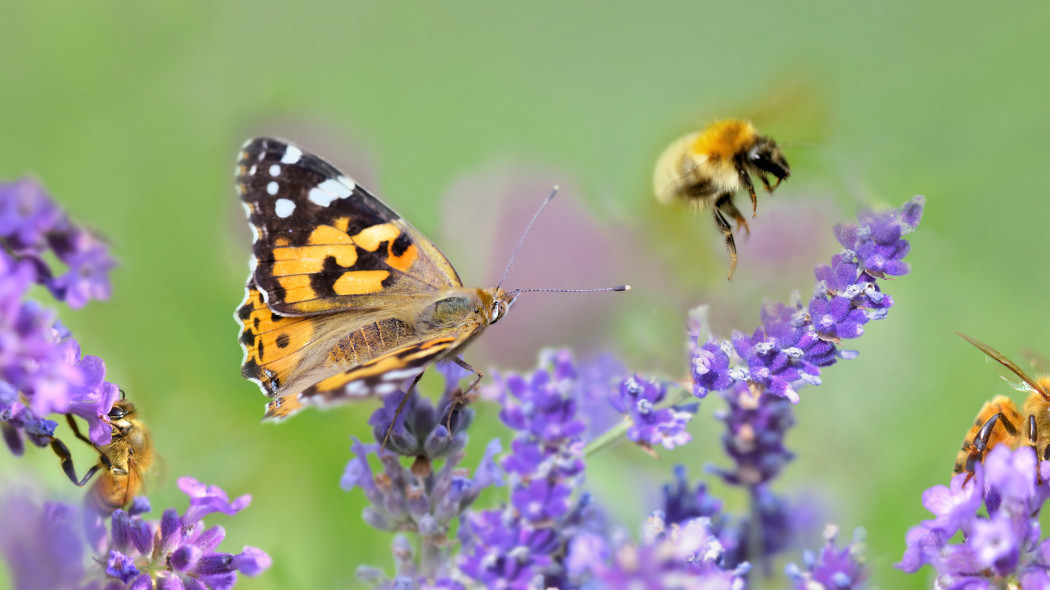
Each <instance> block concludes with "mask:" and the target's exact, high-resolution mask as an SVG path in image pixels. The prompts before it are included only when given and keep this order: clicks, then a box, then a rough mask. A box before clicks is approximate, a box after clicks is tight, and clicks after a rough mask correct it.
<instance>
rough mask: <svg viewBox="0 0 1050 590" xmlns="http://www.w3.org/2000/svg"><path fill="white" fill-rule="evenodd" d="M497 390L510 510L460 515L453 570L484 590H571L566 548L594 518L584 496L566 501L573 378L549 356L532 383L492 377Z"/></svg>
mask: <svg viewBox="0 0 1050 590" xmlns="http://www.w3.org/2000/svg"><path fill="white" fill-rule="evenodd" d="M497 385H498V386H499V387H500V388H501V395H500V398H501V403H502V411H501V412H500V418H501V419H502V420H503V422H504V423H505V424H507V425H508V426H510V427H511V428H512V429H514V430H516V431H517V434H516V435H515V437H514V440H513V441H512V442H511V452H510V454H509V455H508V456H506V457H504V459H503V461H502V464H503V468H504V470H506V472H507V474H508V476H509V480H510V481H509V485H510V488H511V503H510V504H509V505H506V506H504V507H503V508H502V509H497V510H488V511H483V512H480V513H470V514H468V515H467V518H466V521H465V523H464V530H463V531H462V532H461V534H460V540H461V541H462V542H463V551H462V552H461V553H460V559H459V568H460V570H461V571H462V572H463V573H464V574H466V575H467V576H469V577H470V578H472V579H474V580H475V581H477V582H479V583H481V584H483V585H484V586H486V587H489V588H517V587H522V586H526V585H529V584H542V587H551V586H554V587H570V586H571V584H570V581H569V579H568V572H567V570H566V568H565V563H564V555H565V552H566V548H567V546H568V543H569V541H570V540H571V539H572V538H573V537H574V535H575V534H577V533H578V532H579V531H581V530H587V529H588V527H591V526H593V522H594V521H595V520H596V519H597V518H599V517H598V515H597V514H596V513H595V511H594V508H593V506H591V503H590V498H589V496H587V495H581V496H579V497H578V498H577V499H576V500H575V501H574V500H573V499H572V495H573V494H572V491H573V490H574V489H575V488H577V487H579V485H580V484H581V483H582V480H583V468H584V463H583V457H582V441H581V440H580V439H579V437H580V436H581V435H582V434H583V433H584V431H585V430H586V425H585V423H584V422H583V421H582V420H581V418H580V417H579V416H578V415H577V407H578V406H577V402H576V399H577V398H578V396H579V393H580V391H581V386H582V383H581V378H580V371H579V370H578V368H577V367H576V365H575V364H574V362H573V359H572V356H571V355H570V354H568V353H567V352H565V351H560V352H548V353H545V354H544V356H543V358H541V362H540V368H539V369H537V370H536V371H535V372H533V373H532V375H529V376H521V375H514V374H509V375H499V376H497Z"/></svg>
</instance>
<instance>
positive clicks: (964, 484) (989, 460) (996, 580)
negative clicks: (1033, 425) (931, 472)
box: [897, 445, 1050, 588]
mask: <svg viewBox="0 0 1050 590" xmlns="http://www.w3.org/2000/svg"><path fill="white" fill-rule="evenodd" d="M1037 471H1038V473H1037ZM1048 478H1050V462H1047V461H1043V462H1041V463H1037V461H1036V457H1035V453H1034V452H1033V451H1032V449H1031V448H1029V447H1021V448H1019V449H1017V450H1016V451H1014V450H1011V449H1010V448H1008V447H1007V446H1005V445H998V446H995V447H993V448H992V449H991V450H990V451H989V452H988V453H987V455H986V456H985V459H984V462H983V463H978V464H976V465H975V466H974V474H973V475H972V476H970V474H968V473H960V474H957V475H956V476H955V477H953V478H952V481H951V487H950V488H945V487H944V486H934V487H932V488H930V489H928V490H926V492H924V493H923V504H924V505H925V506H926V508H927V509H928V510H929V511H930V512H931V513H933V514H934V516H935V518H933V519H931V520H927V521H924V522H922V523H920V524H919V525H916V526H914V527H912V528H911V529H909V530H908V534H907V536H906V545H907V546H906V548H905V551H904V556H903V558H902V559H901V561H900V563H898V564H897V567H898V568H899V569H901V570H904V571H906V572H908V573H915V572H917V571H918V570H919V569H920V568H921V567H922V566H923V565H927V564H929V565H932V566H933V568H934V569H935V570H936V572H937V582H936V583H937V587H939V588H963V587H974V588H978V587H981V588H986V587H987V588H998V587H1005V586H1008V585H1012V584H1019V586H1020V587H1024V588H1043V587H1050V586H1047V584H1050V549H1048V548H1050V539H1041V538H1040V537H1041V533H1040V527H1039V511H1040V509H1041V508H1042V506H1043V503H1044V502H1045V501H1046V499H1047V498H1048V497H1050V479H1048ZM982 505H983V508H984V510H983V511H982V510H981V508H982ZM982 512H983V514H982ZM957 532H961V533H962V540H961V541H960V542H956V543H953V542H951V541H952V539H953V537H954V536H955V534H956V533H957Z"/></svg>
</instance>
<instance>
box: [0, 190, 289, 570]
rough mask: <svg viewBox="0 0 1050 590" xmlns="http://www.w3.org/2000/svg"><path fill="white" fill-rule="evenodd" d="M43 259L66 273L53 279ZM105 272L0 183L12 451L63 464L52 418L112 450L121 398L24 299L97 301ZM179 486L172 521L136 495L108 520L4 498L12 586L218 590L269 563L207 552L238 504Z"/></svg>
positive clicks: (60, 221) (104, 290) (99, 247)
mask: <svg viewBox="0 0 1050 590" xmlns="http://www.w3.org/2000/svg"><path fill="white" fill-rule="evenodd" d="M50 259H56V260H58V261H59V262H61V263H63V264H65V265H66V267H67V270H66V271H65V272H64V273H58V272H56V271H55V270H54V269H53V268H52V267H51V266H50V264H49V262H48V260H50ZM113 265H114V263H113V260H112V259H111V258H110V256H109V253H108V249H107V248H106V246H104V245H103V244H102V243H101V242H100V241H99V240H98V239H97V238H95V237H94V236H92V235H91V234H90V233H88V232H87V231H85V230H83V229H81V228H79V227H77V226H75V225H73V224H72V223H71V222H70V221H69V219H68V217H67V216H66V215H65V213H63V212H62V211H61V210H60V209H59V208H58V206H57V205H55V203H53V202H52V201H51V199H50V198H49V197H48V196H47V195H46V194H45V193H44V192H43V190H42V189H41V188H40V186H39V185H38V184H36V183H35V182H33V181H29V180H24V181H20V182H16V183H13V184H9V185H0V431H2V432H3V436H4V440H5V442H6V443H7V446H8V447H9V448H10V449H11V450H12V452H13V453H14V454H16V455H18V454H21V453H22V452H23V451H24V441H25V439H28V440H29V441H30V442H31V443H33V444H35V445H37V446H41V447H42V446H45V445H48V444H51V445H52V446H53V447H54V448H55V449H56V452H59V454H60V456H62V455H63V452H64V453H65V455H68V450H67V449H65V448H64V443H62V442H60V441H59V440H58V439H56V438H54V432H55V428H56V426H57V422H56V421H55V420H52V419H50V418H48V417H47V416H51V415H56V416H57V415H64V416H65V417H66V418H67V419H68V420H69V422H70V423H71V424H73V425H75V424H76V423H75V421H74V417H79V418H81V419H82V420H83V421H84V422H85V423H86V425H87V429H88V440H89V441H90V442H91V443H93V444H94V445H95V446H96V447H100V446H103V445H107V444H109V443H110V442H111V440H112V436H113V430H114V429H113V427H112V426H111V424H110V413H111V411H112V409H113V404H114V403H115V402H116V401H117V400H118V399H119V398H120V396H121V392H120V390H119V388H118V387H117V386H116V385H114V384H112V383H109V382H107V381H105V375H106V367H105V363H104V362H103V361H102V359H100V358H98V357H95V356H91V355H83V356H82V355H81V352H80V346H79V345H78V344H77V342H76V341H75V340H74V339H73V338H72V337H71V336H70V334H69V332H68V331H67V330H66V329H65V328H64V327H63V326H62V324H61V323H59V322H58V321H57V319H56V316H55V313H54V312H53V311H51V310H48V309H45V308H43V307H42V306H41V305H40V304H38V303H37V302H35V301H32V300H28V299H26V297H27V294H28V293H29V290H30V288H31V287H32V286H33V285H41V286H43V287H45V288H47V289H48V290H49V291H50V293H51V294H52V295H53V296H54V297H55V298H56V299H58V300H61V301H64V302H65V303H67V304H68V305H69V306H70V307H73V308H79V307H82V306H83V305H84V304H86V303H87V301H88V300H90V299H92V298H95V299H104V298H106V297H108V296H109V292H110V285H109V278H108V273H109V271H110V269H111V268H112V267H113ZM77 434H78V436H79V427H77ZM64 458H65V459H68V456H65V457H64ZM63 469H65V471H66V474H67V475H68V476H69V477H70V479H73V480H74V481H75V480H76V475H75V473H74V471H73V468H72V465H71V464H69V463H67V462H66V461H63ZM179 487H180V488H181V489H182V491H183V492H185V493H186V494H187V495H188V496H189V497H190V505H189V508H188V509H187V510H186V511H185V512H184V513H183V514H182V516H180V515H179V514H178V512H177V511H176V510H174V509H169V510H167V511H165V512H164V514H163V516H162V518H161V520H160V521H159V522H149V521H146V520H144V519H143V518H142V516H141V515H142V514H144V513H146V512H148V511H149V509H150V508H149V502H148V501H147V500H146V499H145V498H144V497H139V498H135V499H134V500H133V501H132V504H131V506H130V507H129V508H128V510H127V511H125V510H117V511H115V512H113V514H112V515H111V516H108V523H107V522H106V520H104V518H103V517H102V516H100V515H99V513H98V512H97V510H95V509H94V507H92V506H90V505H89V504H90V502H85V504H84V505H83V506H81V507H77V506H73V505H69V504H65V503H61V502H42V503H41V501H40V498H41V496H42V494H40V493H35V494H21V495H20V494H12V495H11V497H9V498H8V499H6V500H5V501H4V502H2V503H0V522H2V523H3V526H0V554H2V555H3V556H4V557H5V559H6V561H7V562H8V564H9V566H10V568H11V571H12V574H13V576H14V580H15V587H18V588H24V589H27V590H36V589H41V590H43V589H48V590H50V589H65V588H70V589H73V588H76V589H86V590H92V589H98V590H101V589H103V588H104V589H106V590H118V589H125V588H126V589H136V590H140V589H147V588H158V589H165V590H178V589H184V588H185V589H205V588H210V589H213V590H221V589H226V588H231V587H233V585H234V584H235V582H236V580H237V574H238V572H240V573H243V574H246V575H252V576H253V575H256V574H258V573H260V572H262V571H263V570H265V569H266V568H268V567H269V566H270V558H269V556H267V555H266V554H265V553H263V552H262V551H261V550H259V549H256V548H254V547H245V548H244V550H243V551H242V552H240V553H237V554H230V553H224V552H220V551H218V546H219V545H220V544H221V542H222V540H223V538H224V537H225V531H224V530H223V529H222V527H212V528H208V529H205V528H204V524H203V522H202V521H201V519H202V518H203V517H204V516H206V515H208V514H210V513H212V512H224V513H226V514H233V513H235V512H238V511H240V510H241V509H242V508H244V507H245V506H247V505H248V502H249V501H250V497H249V496H242V497H240V498H237V499H236V500H234V501H232V502H230V501H229V499H228V498H227V496H226V493H225V492H223V491H222V490H221V489H219V488H217V487H214V486H205V485H203V484H201V483H199V482H197V481H196V480H194V479H192V478H188V477H184V478H182V479H180V480H179ZM107 525H108V526H107ZM88 558H90V559H89V560H88ZM86 560H87V561H86ZM86 564H87V565H86Z"/></svg>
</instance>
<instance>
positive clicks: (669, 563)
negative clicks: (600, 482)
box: [569, 512, 750, 590]
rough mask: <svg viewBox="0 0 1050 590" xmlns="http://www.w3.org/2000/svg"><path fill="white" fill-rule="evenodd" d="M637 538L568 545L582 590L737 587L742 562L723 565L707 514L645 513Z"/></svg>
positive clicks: (578, 540) (737, 589)
mask: <svg viewBox="0 0 1050 590" xmlns="http://www.w3.org/2000/svg"><path fill="white" fill-rule="evenodd" d="M643 539H644V540H643V542H642V543H640V544H638V545H634V544H631V543H626V544H623V545H621V546H619V547H609V546H603V539H601V538H600V537H597V536H593V535H586V536H585V535H581V536H579V537H577V538H576V539H574V541H573V543H572V545H571V546H570V548H569V554H570V557H569V562H570V563H572V564H573V567H574V570H576V571H575V572H574V573H576V574H577V575H580V576H585V577H586V578H588V580H589V581H588V582H586V583H584V585H583V588H596V589H597V588H611V589H621V590H630V589H632V588H678V589H682V590H692V589H695V590H742V589H743V588H744V587H745V582H746V580H745V577H744V576H745V575H746V574H747V571H748V570H749V569H750V566H748V565H747V564H742V565H740V566H739V567H736V568H732V569H728V570H727V569H725V568H723V566H722V563H723V553H724V551H723V548H722V546H721V544H720V543H719V541H718V539H717V538H716V537H715V536H714V535H713V534H712V533H711V530H710V521H709V520H708V519H707V518H703V517H702V518H696V519H692V520H689V521H686V522H684V523H681V524H669V523H667V522H666V521H665V520H664V516H663V514H661V513H660V512H656V513H653V515H652V516H650V517H649V520H648V522H647V523H646V526H645V531H644V533H643Z"/></svg>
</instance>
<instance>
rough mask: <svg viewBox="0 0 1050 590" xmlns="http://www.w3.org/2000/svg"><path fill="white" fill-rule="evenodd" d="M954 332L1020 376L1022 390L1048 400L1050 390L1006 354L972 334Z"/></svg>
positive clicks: (1049, 398)
mask: <svg viewBox="0 0 1050 590" xmlns="http://www.w3.org/2000/svg"><path fill="white" fill-rule="evenodd" d="M956 334H958V335H959V336H962V337H963V339H964V340H966V341H967V342H969V343H970V344H973V345H974V346H976V347H977V348H978V349H980V350H981V352H983V353H984V354H986V355H988V356H989V357H991V358H992V359H993V360H995V361H997V362H998V363H999V364H1001V365H1002V366H1004V367H1006V368H1007V369H1009V370H1010V372H1011V373H1013V374H1014V375H1017V376H1018V377H1020V378H1021V381H1023V382H1024V385H1022V391H1034V392H1036V393H1038V394H1039V395H1041V396H1043V399H1046V400H1047V401H1050V391H1047V389H1046V388H1045V387H1043V386H1042V385H1040V384H1039V382H1038V381H1036V380H1035V379H1033V378H1031V377H1029V376H1028V374H1027V373H1025V372H1024V370H1023V369H1021V367H1019V366H1017V363H1015V362H1013V361H1012V360H1010V359H1008V358H1006V355H1004V354H1003V353H1001V352H999V351H998V350H996V349H994V348H992V347H991V346H988V345H987V344H985V343H984V342H981V341H980V340H978V339H976V338H974V337H972V336H967V335H966V334H963V333H962V332H956ZM1010 381H1011V385H1013V382H1012V380H1010ZM1015 388H1016V386H1015Z"/></svg>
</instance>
